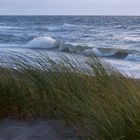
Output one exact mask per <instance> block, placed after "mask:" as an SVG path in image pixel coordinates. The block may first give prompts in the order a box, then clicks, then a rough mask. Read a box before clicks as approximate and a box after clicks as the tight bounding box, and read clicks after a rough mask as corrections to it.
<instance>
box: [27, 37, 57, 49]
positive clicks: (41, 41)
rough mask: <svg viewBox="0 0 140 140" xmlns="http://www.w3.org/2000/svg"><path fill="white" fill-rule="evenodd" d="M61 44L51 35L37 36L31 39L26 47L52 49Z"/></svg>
mask: <svg viewBox="0 0 140 140" xmlns="http://www.w3.org/2000/svg"><path fill="white" fill-rule="evenodd" d="M58 45H59V41H57V40H55V39H54V38H52V37H50V36H43V37H37V38H34V39H33V40H31V41H30V42H29V43H28V44H27V45H26V47H27V48H32V49H50V48H55V47H57V46H58Z"/></svg>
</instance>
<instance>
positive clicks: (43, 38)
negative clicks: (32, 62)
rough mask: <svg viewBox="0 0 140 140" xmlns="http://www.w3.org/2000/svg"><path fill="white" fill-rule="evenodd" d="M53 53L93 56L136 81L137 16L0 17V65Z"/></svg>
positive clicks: (139, 60)
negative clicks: (21, 57) (27, 57)
mask: <svg viewBox="0 0 140 140" xmlns="http://www.w3.org/2000/svg"><path fill="white" fill-rule="evenodd" d="M55 53H59V54H60V55H63V54H66V55H68V56H70V55H75V56H76V58H77V59H78V57H79V58H81V57H87V56H90V55H93V54H94V55H96V56H98V57H99V58H101V59H103V60H104V61H105V62H107V63H108V64H109V65H111V66H112V67H114V68H116V69H117V70H119V71H120V72H121V73H123V74H124V75H127V76H128V77H133V78H138V79H139V78H140V16H0V61H2V60H6V61H10V60H9V59H10V57H9V54H11V55H12V57H14V56H15V57H16V54H18V55H24V56H26V55H27V56H31V55H32V57H37V56H38V55H36V54H47V55H50V56H51V57H52V58H55V57H56V55H54V54H55ZM34 54H35V55H34Z"/></svg>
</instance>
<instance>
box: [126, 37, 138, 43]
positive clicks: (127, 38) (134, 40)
mask: <svg viewBox="0 0 140 140" xmlns="http://www.w3.org/2000/svg"><path fill="white" fill-rule="evenodd" d="M123 40H125V41H129V42H136V43H137V42H140V36H137V35H131V36H126V37H124V38H123Z"/></svg>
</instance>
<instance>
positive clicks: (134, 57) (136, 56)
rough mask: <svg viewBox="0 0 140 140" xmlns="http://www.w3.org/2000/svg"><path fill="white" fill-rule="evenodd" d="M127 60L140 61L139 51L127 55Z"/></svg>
mask: <svg viewBox="0 0 140 140" xmlns="http://www.w3.org/2000/svg"><path fill="white" fill-rule="evenodd" d="M126 60H134V61H140V54H138V53H136V54H129V55H128V56H127V57H126Z"/></svg>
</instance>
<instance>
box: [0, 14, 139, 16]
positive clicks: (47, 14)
mask: <svg viewBox="0 0 140 140" xmlns="http://www.w3.org/2000/svg"><path fill="white" fill-rule="evenodd" d="M0 16H140V15H125V14H124V15H123V14H122V15H117V14H114V15H110V14H93V15H91V14H89V15H88V14H81V15H80V14H75V15H74V14H67V15H65V14H64V15H63V14H62V15H61V14H59V15H57V14H11V15H10V14H2V15H1V14H0Z"/></svg>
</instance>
